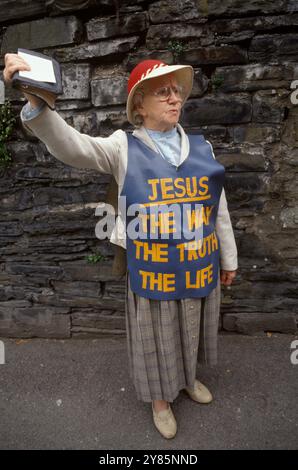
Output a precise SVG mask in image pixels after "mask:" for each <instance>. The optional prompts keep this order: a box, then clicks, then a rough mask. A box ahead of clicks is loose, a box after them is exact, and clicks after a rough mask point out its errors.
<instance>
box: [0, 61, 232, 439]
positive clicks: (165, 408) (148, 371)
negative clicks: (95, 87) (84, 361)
mask: <svg viewBox="0 0 298 470" xmlns="http://www.w3.org/2000/svg"><path fill="white" fill-rule="evenodd" d="M29 69H30V67H29V66H28V64H26V62H25V61H24V60H23V59H22V58H20V57H19V56H18V55H17V54H6V56H5V70H4V79H5V81H7V82H8V83H9V82H10V80H11V77H12V75H13V73H14V72H15V71H17V70H29ZM193 74H194V71H193V68H192V67H191V66H188V65H167V64H165V63H164V62H161V61H159V60H145V61H142V62H140V63H139V64H138V65H137V66H136V67H135V68H134V69H133V70H132V72H131V74H130V76H129V80H128V98H127V118H128V121H129V122H130V123H131V124H132V125H134V126H135V129H134V131H133V132H132V134H130V133H126V132H124V131H123V130H121V129H118V130H116V131H115V132H113V133H112V134H111V135H110V136H109V137H90V136H88V135H86V134H81V133H79V132H78V131H77V130H75V129H74V128H72V127H71V126H70V125H68V124H67V123H66V122H65V120H63V119H62V117H61V116H60V115H59V114H58V113H57V112H56V111H53V110H51V109H50V108H48V107H47V106H45V105H44V104H43V103H42V102H41V101H40V100H39V99H38V98H36V97H34V96H30V95H25V96H26V98H27V99H28V101H29V103H26V105H25V106H24V107H23V109H22V111H21V119H22V123H23V125H24V127H25V128H26V129H27V130H28V131H29V132H31V133H33V134H34V135H35V136H37V137H38V138H39V139H40V140H41V141H42V142H44V144H45V145H46V147H47V149H48V150H49V152H50V153H51V154H52V155H54V156H55V157H56V158H58V159H59V160H61V161H63V162H65V163H66V164H68V165H72V166H74V167H77V168H93V169H96V170H98V171H99V172H101V173H107V174H113V175H114V177H115V180H116V182H117V183H118V190H119V194H118V196H119V199H118V201H119V207H120V200H121V201H123V200H125V201H126V207H135V206H134V205H136V206H137V207H138V208H139V209H140V210H139V213H138V216H137V217H135V214H134V215H128V212H127V213H126V212H125V213H124V210H122V207H123V204H121V211H120V216H118V217H117V221H116V225H115V228H114V230H113V232H112V235H111V238H110V241H111V242H112V243H115V244H116V245H119V246H122V247H123V248H125V249H126V254H127V273H126V299H125V300H126V303H125V318H126V328H127V346H128V358H129V371H130V376H131V378H132V380H133V383H134V386H135V389H136V395H137V398H138V399H139V400H141V401H144V402H152V415H153V422H154V424H155V426H156V428H157V429H158V431H159V432H160V433H161V435H162V436H164V437H165V438H168V439H169V438H173V437H174V436H175V435H176V432H177V423H176V420H175V417H174V414H173V411H172V409H171V405H170V403H172V402H173V401H174V400H175V398H176V397H177V396H178V394H179V392H180V391H181V390H184V391H185V392H186V393H187V395H188V396H189V397H190V398H191V399H192V400H194V401H195V402H197V403H205V404H206V403H210V402H211V401H212V395H211V393H210V391H209V390H208V388H207V387H206V386H205V385H203V384H202V383H201V382H200V381H199V380H198V379H197V378H196V366H197V364H205V365H215V364H216V363H217V335H218V320H219V311H220V294H221V283H222V284H223V285H230V284H231V283H232V281H233V278H234V277H235V275H236V269H237V248H236V243H235V239H234V234H233V229H232V226H231V221H230V216H229V212H228V208H227V201H226V198H225V192H224V188H223V182H224V167H223V166H222V165H220V164H219V163H218V162H217V161H216V159H215V157H214V153H213V150H212V146H211V144H210V143H209V142H208V141H207V140H205V138H204V137H203V135H188V134H186V133H185V132H184V130H183V128H182V126H181V125H180V124H179V118H180V114H181V108H182V106H183V104H184V103H185V101H186V100H187V98H188V96H189V95H190V93H191V90H192V85H193ZM194 125H195V123H194ZM162 209H164V210H162ZM182 209H183V210H182ZM157 210H158V211H159V212H158V211H157ZM182 212H183V216H182V215H181V214H182ZM173 214H174V217H173ZM179 217H180V219H179ZM135 220H138V222H139V224H138V228H139V230H136V232H137V236H135V232H134V231H133V230H132V228H131V223H132V222H133V221H135ZM182 227H183V230H181V228H182ZM185 227H186V228H187V230H184V228H185ZM192 229H195V230H194V231H193V230H192ZM185 232H186V233H185ZM189 233H195V240H193V238H191V237H190V236H189ZM197 233H199V238H198V237H197Z"/></svg>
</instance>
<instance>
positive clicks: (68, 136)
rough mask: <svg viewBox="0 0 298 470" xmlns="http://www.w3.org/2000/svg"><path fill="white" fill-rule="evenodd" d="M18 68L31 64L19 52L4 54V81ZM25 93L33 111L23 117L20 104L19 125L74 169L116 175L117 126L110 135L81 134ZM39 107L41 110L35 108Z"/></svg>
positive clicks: (24, 111) (117, 155)
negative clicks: (92, 170)
mask: <svg viewBox="0 0 298 470" xmlns="http://www.w3.org/2000/svg"><path fill="white" fill-rule="evenodd" d="M17 70H30V66H29V65H28V64H27V63H26V62H25V61H24V59H22V58H21V57H20V56H18V54H5V69H4V71H3V76H4V80H5V82H7V83H9V82H10V81H11V77H12V75H13V74H14V72H16V71H17ZM25 96H26V98H27V99H28V100H29V101H30V106H31V108H32V114H31V117H29V118H28V115H27V117H26V111H28V107H27V108H26V106H25V107H23V109H22V112H21V121H22V125H23V127H24V128H25V129H26V130H27V131H28V132H29V133H31V134H33V135H35V136H36V137H38V138H39V139H40V140H41V141H42V142H43V143H44V144H45V145H46V147H47V149H48V151H49V152H50V153H51V154H52V155H54V157H56V158H57V159H58V160H61V161H62V162H64V163H66V164H68V165H71V166H74V167H76V168H93V169H95V170H97V171H99V172H101V173H107V174H114V176H116V177H117V169H118V164H119V151H120V145H121V140H123V134H124V131H122V130H121V129H119V130H117V131H115V132H113V134H111V135H110V136H109V137H91V136H89V135H87V134H81V133H80V132H78V131H77V130H76V129H74V128H73V127H72V126H70V125H69V124H67V122H66V121H65V120H64V119H63V118H62V117H61V116H60V115H59V114H58V113H57V111H53V110H51V109H50V108H49V107H48V106H43V107H41V106H40V105H41V100H39V99H38V98H36V97H33V96H31V95H28V94H25ZM38 107H39V108H40V109H36V108H38ZM32 116H33V117H32Z"/></svg>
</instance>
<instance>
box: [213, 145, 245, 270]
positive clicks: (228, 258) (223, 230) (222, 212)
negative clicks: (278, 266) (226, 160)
mask: <svg viewBox="0 0 298 470" xmlns="http://www.w3.org/2000/svg"><path fill="white" fill-rule="evenodd" d="M206 142H208V144H209V145H210V146H211V150H212V155H213V158H215V155H214V152H213V148H212V145H211V143H210V142H209V141H208V140H206ZM215 231H216V234H217V236H218V238H219V243H220V267H221V269H225V270H226V271H236V269H237V268H238V252H237V245H236V241H235V236H234V232H233V227H232V223H231V218H230V214H229V210H228V203H227V199H226V194H225V190H224V188H222V192H221V196H220V200H219V207H218V213H217V218H216V223H215Z"/></svg>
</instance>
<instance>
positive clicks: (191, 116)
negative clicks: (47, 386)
mask: <svg viewBox="0 0 298 470" xmlns="http://www.w3.org/2000/svg"><path fill="white" fill-rule="evenodd" d="M0 8H1V24H0V45H1V57H0V67H1V70H3V57H4V54H5V53H6V52H16V51H17V47H23V48H28V49H34V50H37V51H41V52H43V53H46V54H49V55H52V56H53V57H55V58H56V59H57V60H58V61H59V62H60V63H61V66H62V72H63V85H64V94H63V95H62V96H61V97H60V98H59V100H58V102H57V108H58V112H59V113H60V114H61V116H62V117H63V118H65V119H66V121H67V122H68V123H69V124H70V125H72V126H74V127H75V128H76V129H77V130H78V131H80V132H83V133H88V134H90V135H92V136H96V135H102V136H106V135H109V134H110V133H111V132H113V131H114V130H115V129H117V128H122V129H124V130H132V128H131V126H130V125H129V124H128V123H127V121H126V114H125V102H126V83H127V78H128V75H129V72H130V71H131V70H132V68H133V67H134V66H135V64H137V63H138V61H140V60H143V59H146V58H158V59H161V60H165V61H166V62H168V63H169V64H173V63H182V64H191V65H192V66H193V67H194V68H195V84H194V88H193V92H192V95H191V97H190V99H189V100H188V102H187V103H186V105H185V108H184V111H183V114H182V118H181V124H182V125H183V126H184V128H185V129H186V131H190V132H200V133H203V134H204V135H205V137H206V138H208V139H209V140H210V141H211V142H212V144H213V146H214V151H215V155H216V157H217V159H218V160H219V161H220V162H221V163H222V164H224V166H225V168H226V184H225V188H226V193H227V199H228V204H229V209H230V214H231V218H232V222H233V227H234V231H235V236H236V241H237V246H238V250H239V270H238V276H237V279H236V281H235V282H234V283H233V285H232V286H231V287H222V307H221V313H222V315H221V324H220V327H221V328H222V329H224V330H227V331H235V332H240V333H245V334H251V333H261V332H264V331H278V332H297V319H298V318H297V278H298V276H297V267H296V260H297V259H296V246H297V224H298V212H297V206H296V204H295V202H296V198H297V185H296V184H295V183H296V180H295V176H296V169H297V156H298V148H297V145H298V144H297V142H298V124H297V114H298V106H297V105H295V103H294V102H292V101H293V100H291V94H292V93H293V91H294V90H293V89H292V88H291V86H293V85H292V84H293V81H294V80H295V79H298V67H297V58H298V34H297V24H298V2H297V1H296V0H276V1H274V2H272V1H267V0H262V1H261V0H248V1H246V2H243V1H240V0H227V1H225V0H223V1H222V0H210V1H208V0H186V1H182V0H178V1H175V2H173V1H167V0H161V1H145V0H133V1H131V0H124V1H121V2H120V1H111V0H98V1H96V0H93V1H92V0H90V1H88V0H85V1H83V0H77V1H67V0H65V1H63V0H57V1H55V0H50V1H46V2H44V1H40V0H33V1H31V2H28V1H25V0H23V1H14V0H0ZM1 78H2V75H1ZM0 83H1V82H0ZM0 90H2V95H3V87H2V88H1V87H0ZM5 95H6V97H7V98H9V99H10V100H11V101H12V103H13V108H14V111H15V112H16V114H17V115H19V112H20V110H21V107H22V106H23V104H24V99H23V98H22V96H21V95H20V94H19V93H18V92H16V91H13V90H11V89H9V88H6V90H5ZM0 96H1V93H0ZM9 148H10V150H11V152H12V155H13V164H12V166H11V167H9V168H8V169H6V170H2V173H1V179H0V181H1V185H0V191H1V206H0V250H1V251H0V256H1V258H0V336H12V337H34V336H38V337H49V338H50V337H56V338H67V337H70V336H73V337H85V336H90V337H91V336H100V335H104V334H114V335H119V334H120V335H121V334H125V317H124V292H125V283H124V279H123V278H122V279H119V278H116V277H115V276H113V275H112V271H111V266H112V262H113V257H114V248H113V246H112V245H111V244H110V243H109V242H108V241H101V240H98V239H97V238H96V236H95V231H94V229H95V225H96V222H97V221H98V218H97V217H96V216H95V208H96V206H97V203H98V202H99V201H104V200H105V198H106V192H107V189H108V185H109V183H110V177H109V176H106V175H100V174H98V173H96V172H95V171H90V170H78V169H75V168H72V167H69V166H67V165H65V164H63V163H61V162H59V161H58V160H56V159H55V158H54V157H53V156H51V155H50V154H49V153H48V152H47V150H46V148H45V146H44V144H42V143H41V142H40V141H38V140H37V139H35V138H31V137H29V136H27V135H25V134H24V132H23V130H22V128H21V126H20V124H19V122H18V126H17V128H16V130H15V132H14V135H13V138H12V139H11V141H10V143H9ZM96 253H100V254H101V255H102V258H101V259H100V260H99V261H98V262H96V263H89V262H88V261H87V259H86V257H87V256H88V255H91V254H96Z"/></svg>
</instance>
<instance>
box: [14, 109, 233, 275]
mask: <svg viewBox="0 0 298 470" xmlns="http://www.w3.org/2000/svg"><path fill="white" fill-rule="evenodd" d="M21 120H22V124H23V126H24V128H25V129H26V130H27V131H28V132H29V133H31V134H33V135H35V136H36V137H38V138H39V139H40V140H41V141H42V142H43V143H44V144H45V145H46V147H47V149H48V151H49V152H50V153H51V154H52V155H53V156H54V157H56V158H57V159H58V160H60V161H62V162H64V163H66V164H67V165H70V166H73V167H76V168H92V169H95V170H97V171H99V172H100V173H106V174H111V175H113V176H114V178H115V180H116V182H117V184H118V195H119V194H120V192H121V190H122V187H123V184H124V179H125V174H126V168H127V152H128V142H127V137H126V134H125V132H124V131H123V130H122V129H118V130H116V131H114V132H113V133H112V134H111V135H110V136H108V137H91V136H89V135H87V134H81V133H80V132H78V131H77V130H76V129H74V128H73V127H72V126H70V125H69V124H67V123H66V121H65V120H64V119H63V118H62V117H61V116H60V114H58V112H57V111H53V110H51V109H50V108H49V107H48V106H45V107H44V108H43V109H42V111H41V112H40V113H39V114H38V115H37V116H36V117H34V118H32V119H29V120H24V119H23V116H22V113H21ZM177 129H178V132H180V135H181V158H180V163H179V165H181V163H182V162H183V161H184V160H185V159H186V158H187V156H188V153H189V142H188V137H187V135H186V133H185V132H184V129H183V128H182V126H181V125H180V124H177ZM133 135H134V136H135V137H137V138H138V139H140V140H142V141H143V142H144V143H145V144H146V145H148V146H149V147H150V148H151V149H153V150H154V151H156V150H157V148H156V146H155V144H154V141H153V140H152V139H151V138H150V136H149V135H148V134H147V132H146V130H145V129H144V127H141V128H137V129H135V130H134V131H133ZM207 142H208V141H207ZM208 143H209V145H210V146H211V144H210V142H208ZM211 148H212V146H211ZM212 154H213V157H214V158H215V156H214V153H213V150H212ZM215 230H216V234H217V236H218V238H219V241H220V265H221V266H220V267H221V269H225V270H227V271H234V270H236V269H237V267H238V261H237V246H236V242H235V237H234V233H233V228H232V224H231V220H230V215H229V211H228V206H227V200H226V196H225V191H224V189H223V190H222V193H221V197H220V202H219V209H218V215H217V219H216V226H215ZM110 242H111V243H114V244H116V245H120V246H122V247H123V248H126V234H125V226H124V223H123V221H122V219H121V217H119V216H117V218H116V224H115V227H114V229H113V231H112V234H111V237H110Z"/></svg>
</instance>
